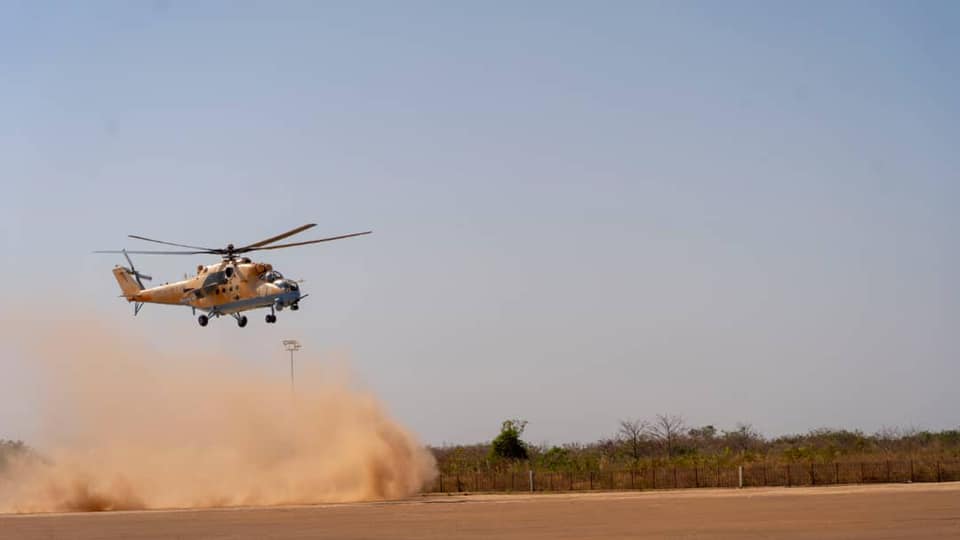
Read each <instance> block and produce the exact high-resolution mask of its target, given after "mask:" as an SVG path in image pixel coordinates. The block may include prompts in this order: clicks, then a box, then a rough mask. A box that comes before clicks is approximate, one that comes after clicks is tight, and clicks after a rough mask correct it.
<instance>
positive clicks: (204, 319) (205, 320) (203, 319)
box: [197, 315, 210, 326]
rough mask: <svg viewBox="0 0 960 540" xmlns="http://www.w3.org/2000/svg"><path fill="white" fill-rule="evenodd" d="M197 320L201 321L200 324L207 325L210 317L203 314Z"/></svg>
mask: <svg viewBox="0 0 960 540" xmlns="http://www.w3.org/2000/svg"><path fill="white" fill-rule="evenodd" d="M197 322H198V323H200V326H206V325H207V323H208V322H210V319H208V318H207V316H206V315H201V316H199V317H197Z"/></svg>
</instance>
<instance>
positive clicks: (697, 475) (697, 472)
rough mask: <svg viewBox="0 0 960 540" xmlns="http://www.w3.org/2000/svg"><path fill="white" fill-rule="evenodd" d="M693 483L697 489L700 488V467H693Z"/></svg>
mask: <svg viewBox="0 0 960 540" xmlns="http://www.w3.org/2000/svg"><path fill="white" fill-rule="evenodd" d="M693 481H694V483H695V484H696V486H697V487H700V465H694V466H693Z"/></svg>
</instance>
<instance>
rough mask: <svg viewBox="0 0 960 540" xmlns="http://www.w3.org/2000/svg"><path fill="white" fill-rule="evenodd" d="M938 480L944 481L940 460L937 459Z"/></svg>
mask: <svg viewBox="0 0 960 540" xmlns="http://www.w3.org/2000/svg"><path fill="white" fill-rule="evenodd" d="M937 482H943V475H941V474H940V462H939V461H937Z"/></svg>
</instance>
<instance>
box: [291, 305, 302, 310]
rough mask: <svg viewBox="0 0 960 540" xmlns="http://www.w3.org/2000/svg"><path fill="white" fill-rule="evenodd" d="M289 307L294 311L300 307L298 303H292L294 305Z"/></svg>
mask: <svg viewBox="0 0 960 540" xmlns="http://www.w3.org/2000/svg"><path fill="white" fill-rule="evenodd" d="M290 309H292V310H293V311H296V310H298V309H300V304H294V305H292V306H290Z"/></svg>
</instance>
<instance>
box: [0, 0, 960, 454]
mask: <svg viewBox="0 0 960 540" xmlns="http://www.w3.org/2000/svg"><path fill="white" fill-rule="evenodd" d="M958 15H960V9H958V7H957V5H956V4H955V3H950V2H941V3H938V2H926V3H922V4H919V5H909V4H907V3H889V2H888V3H884V2H863V3H856V2H804V3H796V4H787V3H772V2H757V3H712V2H711V3H694V2H683V3H680V2H623V3H618V2H602V3H587V2H523V3H508V2H486V3H479V2H478V3H465V2H407V3H394V2H355V3H341V4H334V3H320V2H305V3H294V2H289V3H272V2H262V3H256V2H252V3H246V2H231V3H218V2H205V3H202V4H199V5H198V4H196V3H188V2H153V3H149V2H142V3H137V2H116V3H109V2H96V3H88V4H84V5H75V4H67V3H27V2H24V3H6V4H3V5H2V6H0V73H3V76H2V77H0V98H2V99H0V120H2V121H0V148H2V149H3V159H2V160H0V164H2V171H0V172H2V174H0V178H2V182H3V185H4V189H3V194H4V196H3V197H2V198H0V229H2V234H0V242H2V245H0V248H2V249H0V261H3V269H2V270H0V272H2V274H0V278H2V279H3V282H4V283H7V284H8V285H10V284H15V285H11V286H9V287H8V289H7V298H8V299H10V301H9V302H7V303H6V304H7V306H8V307H7V310H8V315H15V311H16V310H19V309H20V308H17V307H15V306H21V305H23V303H24V302H36V303H40V304H42V305H46V306H50V305H51V304H53V309H54V310H55V309H57V305H56V303H57V302H58V301H59V302H66V304H67V305H66V306H64V307H65V308H66V309H67V310H69V311H72V312H78V311H82V312H84V313H87V314H89V317H91V318H92V319H96V320H99V321H101V322H103V323H104V324H109V325H115V327H116V329H117V331H118V332H124V333H130V334H132V335H142V336H143V339H145V340H147V341H148V342H149V343H152V344H153V345H154V346H156V347H162V348H163V349H164V350H166V351H170V352H171V353H174V354H175V353H176V351H177V350H188V349H189V350H194V349H200V350H205V349H209V350H211V351H216V352H225V353H229V354H232V355H234V356H236V357H237V361H238V363H244V364H246V365H252V366H259V368H261V369H263V371H264V373H265V376H272V375H268V374H271V373H273V371H272V370H274V368H275V367H276V364H277V363H281V364H282V360H283V355H282V351H278V349H279V340H280V339H282V338H285V337H299V338H301V340H302V341H304V342H305V344H307V345H308V347H309V348H310V349H311V350H313V351H316V354H317V361H322V360H323V358H326V357H328V356H331V355H334V356H346V357H348V358H349V361H350V364H351V365H352V366H353V369H354V370H355V371H356V373H357V376H358V378H359V379H360V380H361V381H362V382H363V383H364V384H365V385H367V386H369V387H370V388H372V389H373V390H374V391H375V392H376V393H377V394H378V395H379V396H380V397H381V398H382V399H383V400H384V401H385V402H386V403H387V405H388V406H389V408H390V409H391V410H392V411H393V413H394V414H395V415H396V416H397V417H398V418H399V419H400V420H401V421H403V422H404V423H406V424H407V425H409V426H411V427H412V428H413V429H414V430H415V431H417V432H418V433H419V434H420V435H421V436H422V437H423V438H424V439H425V440H426V441H427V442H431V443H440V442H443V441H456V442H461V441H475V440H481V439H484V438H487V437H489V436H490V435H491V434H492V432H494V431H495V430H496V429H497V427H498V425H499V422H500V421H501V420H502V419H503V418H506V417H514V416H519V417H524V418H527V419H528V420H530V427H529V436H530V437H531V438H532V439H534V440H535V441H550V442H563V441H570V440H592V439H595V438H598V437H602V436H606V435H610V434H612V433H613V432H614V431H615V429H616V423H617V420H618V419H620V418H626V417H635V416H641V417H643V416H651V415H653V414H655V413H658V412H671V413H676V414H681V415H684V416H685V417H686V418H687V419H688V421H689V422H690V423H692V424H705V423H713V424H717V425H719V426H721V427H732V426H733V424H734V423H735V422H737V421H747V422H753V423H754V424H755V425H756V426H757V427H758V428H760V429H762V430H764V431H765V432H767V433H771V434H778V433H784V432H790V431H801V430H806V429H809V428H814V427H820V426H838V427H850V428H856V427H859V428H863V429H866V430H873V429H877V428H878V427H880V426H882V425H917V426H922V427H929V428H942V427H954V426H956V425H957V424H958V419H957V417H956V414H955V411H956V410H957V409H958V407H960V397H958V394H957V393H956V392H955V391H954V388H955V385H954V384H953V381H956V380H957V377H958V376H960V368H958V367H957V366H958V364H957V359H958V357H960V355H958V353H960V344H958V339H957V337H956V336H957V328H958V327H960V294H958V291H960V289H958V286H957V284H956V279H957V276H958V275H960V272H958V269H960V264H958V263H960V255H958V243H957V240H956V231H957V230H960V218H958V217H957V214H958V213H957V211H956V209H957V201H958V200H960V198H958V197H960V178H958V173H957V170H958V161H960V159H958V157H957V141H960V128H958V125H960V123H958V119H960V118H958V110H960V108H958V97H957V96H958V95H960V79H958V71H960V70H958V68H957V61H956V58H957V53H958V52H960V47H958V45H960V43H958V40H960V38H958V37H957V34H956V32H955V29H956V28H957V25H958V23H960V17H958ZM305 222H316V223H318V224H319V226H318V227H317V229H316V230H317V231H318V235H321V234H322V235H325V234H340V233H345V232H351V231H355V230H366V229H374V230H375V231H376V232H375V234H374V235H373V236H370V237H364V238H360V239H353V240H347V241H344V242H341V243H336V244H331V245H325V246H318V247H312V248H303V249H301V250H288V251H286V252H276V253H270V254H269V258H267V257H264V259H265V260H269V261H270V262H272V263H273V264H274V265H275V266H277V267H278V268H279V269H280V270H281V271H284V272H285V273H286V274H288V275H290V276H293V277H298V278H304V279H305V280H306V282H305V283H304V287H305V289H307V290H308V292H310V293H311V294H312V295H313V296H312V298H311V300H312V302H311V303H310V305H309V306H306V305H305V306H304V307H305V309H304V310H301V311H300V312H299V313H297V314H295V315H290V314H285V315H284V316H282V317H281V319H280V323H279V324H278V325H276V326H270V327H267V326H265V325H263V324H261V323H262V321H261V320H260V317H259V316H257V317H255V318H254V321H255V322H256V323H257V324H251V325H250V326H248V327H247V328H246V329H245V330H243V331H240V330H238V329H237V328H236V327H235V325H233V324H232V323H229V321H227V323H224V324H220V323H223V321H218V322H217V324H213V325H211V326H210V327H208V328H206V329H202V330H201V329H200V328H199V327H198V326H197V325H196V323H195V321H193V320H192V319H191V317H190V316H189V311H187V310H178V309H173V308H162V307H153V306H148V307H147V308H145V311H144V312H143V313H142V314H141V316H140V317H138V318H137V319H133V318H132V317H130V315H129V311H130V310H129V308H128V306H126V305H125V304H124V303H123V302H122V301H121V300H119V299H117V298H116V294H117V291H116V284H115V282H114V281H113V278H112V276H111V275H110V273H109V269H110V268H111V267H112V266H113V264H115V263H117V262H118V261H115V260H113V259H111V258H110V257H109V256H100V255H92V254H90V251H91V250H93V249H113V248H120V247H127V248H134V247H147V246H137V244H135V243H134V241H130V240H127V239H126V238H125V235H126V234H129V233H132V234H142V235H146V236H154V237H159V238H164V239H168V240H172V241H175V242H186V243H197V244H201V245H203V244H213V245H220V244H225V243H227V242H235V243H240V242H246V241H252V240H256V239H259V238H262V237H265V236H269V235H271V234H274V233H275V232H278V231H282V230H286V229H288V228H291V227H293V226H296V225H298V224H301V223H305ZM305 239H306V238H305ZM201 262H206V260H204V259H203V258H196V257H194V258H183V259H179V258H147V257H141V258H139V259H138V260H137V263H138V266H140V267H141V268H143V269H144V270H145V271H149V272H151V273H153V274H154V275H156V276H157V277H158V278H160V279H171V280H172V279H176V278H177V277H179V276H181V275H182V274H183V273H184V272H187V271H190V270H191V269H192V268H194V267H195V266H196V264H199V263H201ZM65 263H66V264H68V265H69V267H70V268H71V270H70V271H69V272H64V264H65ZM61 294H62V295H64V296H60V295H61ZM54 298H61V299H60V300H54ZM64 298H65V299H64ZM50 316H51V317H53V316H55V315H53V314H50ZM26 363H27V362H26V360H25V359H24V358H22V357H21V356H18V355H15V354H13V353H11V352H7V353H6V354H5V355H4V356H3V357H2V358H0V437H4V436H7V437H25V438H29V437H30V435H31V434H32V433H33V430H34V424H35V421H36V419H35V417H34V415H33V413H32V410H33V408H32V405H31V404H32V403H33V402H34V401H35V400H39V399H42V397H41V396H36V395H34V393H32V391H31V390H27V389H25V388H28V387H29V385H24V384H23V381H24V380H26V379H29V373H28V372H29V369H28V368H26V367H25V366H24V364H26ZM276 375H277V376H284V375H285V372H284V371H282V370H280V371H278V373H277V374H276Z"/></svg>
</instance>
